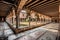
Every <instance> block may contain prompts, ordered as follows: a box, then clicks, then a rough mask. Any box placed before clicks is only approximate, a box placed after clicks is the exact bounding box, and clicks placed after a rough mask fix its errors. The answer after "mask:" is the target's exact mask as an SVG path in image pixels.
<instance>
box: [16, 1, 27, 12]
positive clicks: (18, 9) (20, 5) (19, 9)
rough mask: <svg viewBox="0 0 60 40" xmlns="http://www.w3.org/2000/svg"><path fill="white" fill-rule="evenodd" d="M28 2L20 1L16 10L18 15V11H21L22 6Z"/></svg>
mask: <svg viewBox="0 0 60 40" xmlns="http://www.w3.org/2000/svg"><path fill="white" fill-rule="evenodd" d="M27 1H28V0H21V1H20V3H19V6H18V8H17V13H20V11H21V10H22V8H23V6H24V5H25V3H26V2H27Z"/></svg>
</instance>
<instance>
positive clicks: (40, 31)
mask: <svg viewBox="0 0 60 40" xmlns="http://www.w3.org/2000/svg"><path fill="white" fill-rule="evenodd" d="M0 26H1V27H3V28H4V35H5V36H8V40H15V39H16V38H17V40H55V38H56V35H57V32H58V31H57V30H55V27H57V28H58V23H50V24H47V25H45V26H42V27H39V28H35V29H32V30H29V31H25V32H22V33H19V34H16V35H15V34H14V33H13V31H12V30H11V29H10V28H9V26H8V25H7V24H6V23H5V22H3V23H0ZM50 27H53V28H50ZM0 34H1V32H0Z"/></svg>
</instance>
